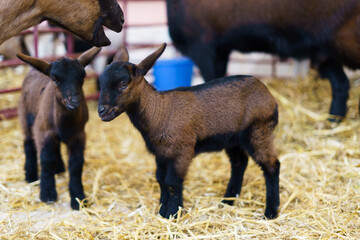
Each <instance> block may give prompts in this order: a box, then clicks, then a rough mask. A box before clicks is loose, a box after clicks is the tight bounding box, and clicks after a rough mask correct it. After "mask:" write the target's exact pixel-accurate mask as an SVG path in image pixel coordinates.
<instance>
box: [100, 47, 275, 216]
mask: <svg viewBox="0 0 360 240" xmlns="http://www.w3.org/2000/svg"><path fill="white" fill-rule="evenodd" d="M165 46H166V44H163V45H162V46H161V47H160V48H159V49H158V50H157V51H155V52H154V53H153V54H151V55H150V56H148V57H147V58H145V59H144V60H143V61H142V62H141V63H140V64H139V65H134V64H132V63H129V62H128V60H129V56H128V53H127V51H126V49H125V48H120V49H119V50H118V52H117V54H116V55H115V57H114V62H113V63H112V64H110V65H109V66H108V67H107V68H106V69H105V71H104V72H103V73H102V74H101V76H100V89H101V92H100V100H99V105H98V112H99V116H100V117H101V119H102V120H103V121H111V120H113V119H114V118H116V117H117V116H118V115H119V114H121V113H122V112H124V111H125V112H126V113H127V114H128V116H129V118H130V120H131V121H132V123H133V124H134V126H135V127H136V128H137V129H138V130H139V131H140V133H141V134H142V136H143V138H144V140H145V142H146V146H147V148H148V150H149V151H150V152H151V153H153V154H154V155H155V156H156V164H157V170H156V177H157V180H158V182H159V184H160V188H161V197H160V203H161V208H160V215H161V216H163V217H166V218H168V217H170V215H174V214H176V213H177V211H178V207H180V206H182V205H183V200H182V189H183V181H184V178H185V175H186V173H187V171H188V167H189V165H190V162H191V160H192V159H193V158H194V156H195V155H196V154H199V153H201V152H210V151H220V150H223V149H225V150H226V153H227V154H228V156H229V158H230V162H231V167H232V170H231V178H230V182H229V184H228V187H227V190H226V193H225V197H226V198H234V197H236V196H237V195H238V194H239V193H240V191H241V185H242V180H243V174H244V171H245V169H246V166H247V162H248V155H247V154H249V155H250V156H251V157H252V158H253V159H254V160H255V161H256V162H257V163H258V164H259V165H260V166H261V168H262V170H263V172H264V176H265V180H266V189H267V193H266V210H265V216H266V217H267V218H275V217H276V216H277V210H278V207H279V172H280V162H279V161H278V159H277V155H276V153H275V151H274V148H273V136H272V135H273V129H274V128H275V126H276V125H277V120H278V111H277V104H276V102H275V99H274V97H272V95H271V94H270V93H269V91H268V90H267V89H266V87H265V86H264V84H262V83H261V82H260V81H259V80H257V79H256V78H254V77H251V76H232V77H225V78H221V79H217V80H213V81H211V82H209V83H206V84H202V85H198V86H195V87H187V88H177V89H174V90H171V91H165V92H158V91H156V89H154V88H153V87H152V86H151V85H150V84H149V83H148V82H147V81H146V80H145V78H144V75H145V74H146V73H147V72H148V70H149V69H150V68H151V67H152V66H153V64H154V63H155V61H156V60H157V59H158V58H159V57H160V55H161V54H162V53H163V51H164V49H165ZM246 152H247V153H246ZM224 202H225V203H228V204H233V199H226V200H224Z"/></svg>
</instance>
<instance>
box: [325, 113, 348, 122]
mask: <svg viewBox="0 0 360 240" xmlns="http://www.w3.org/2000/svg"><path fill="white" fill-rule="evenodd" d="M343 119H344V117H343V116H335V115H331V116H330V117H328V119H327V120H328V121H329V122H331V123H341V122H342V120H343Z"/></svg>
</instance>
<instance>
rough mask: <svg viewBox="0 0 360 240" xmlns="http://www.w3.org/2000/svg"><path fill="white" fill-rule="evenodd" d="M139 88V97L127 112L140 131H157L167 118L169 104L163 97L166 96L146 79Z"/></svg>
mask: <svg viewBox="0 0 360 240" xmlns="http://www.w3.org/2000/svg"><path fill="white" fill-rule="evenodd" d="M138 90H139V92H140V94H139V99H138V101H137V102H136V103H135V104H134V105H133V106H132V107H131V108H130V110H128V111H127V114H128V116H129V118H130V120H131V121H132V123H133V124H134V126H135V127H136V128H137V129H138V130H139V131H140V132H143V131H145V132H148V131H156V130H157V129H159V128H160V127H161V123H162V122H163V121H164V119H166V112H167V110H166V108H167V104H166V101H164V99H163V97H164V96H163V94H160V93H159V92H157V91H156V90H155V89H154V88H153V87H152V86H151V85H150V84H149V83H148V82H146V81H144V82H143V83H142V86H141V88H139V89H138Z"/></svg>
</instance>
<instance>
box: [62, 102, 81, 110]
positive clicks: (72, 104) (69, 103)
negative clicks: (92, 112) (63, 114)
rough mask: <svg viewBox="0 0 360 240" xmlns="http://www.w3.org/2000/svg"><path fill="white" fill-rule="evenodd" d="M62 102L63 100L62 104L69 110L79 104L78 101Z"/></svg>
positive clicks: (74, 108)
mask: <svg viewBox="0 0 360 240" xmlns="http://www.w3.org/2000/svg"><path fill="white" fill-rule="evenodd" d="M63 102H64V105H65V106H66V108H67V109H68V110H70V111H75V110H76V109H77V108H78V107H79V106H80V102H79V103H73V102H71V101H69V100H64V101H63Z"/></svg>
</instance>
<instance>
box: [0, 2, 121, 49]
mask: <svg viewBox="0 0 360 240" xmlns="http://www.w3.org/2000/svg"><path fill="white" fill-rule="evenodd" d="M99 1H103V0H78V1H72V0H61V1H46V0H17V1H8V0H0V5H1V9H0V31H1V34H0V44H1V43H3V42H4V41H5V40H7V39H9V38H10V37H12V36H14V35H16V34H17V33H19V32H20V31H22V30H24V29H27V28H29V27H31V26H34V25H36V24H38V23H40V22H41V21H43V20H44V19H49V20H51V21H53V22H55V23H57V24H59V25H60V26H62V27H64V28H66V29H68V30H69V31H71V32H73V33H75V34H77V35H78V36H80V37H81V38H83V39H84V40H86V41H89V42H91V43H92V44H94V45H96V46H102V45H109V44H110V41H109V39H107V38H106V36H105V34H104V32H103V30H102V26H101V23H102V22H106V26H107V27H109V28H110V29H112V30H115V31H118V32H120V31H121V29H122V24H123V21H124V17H123V13H122V10H121V9H120V7H119V5H118V4H117V2H116V1H115V0H105V2H106V3H107V6H109V8H104V7H102V6H101V4H100V3H99ZM103 2H104V1H103ZM102 5H104V3H102Z"/></svg>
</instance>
